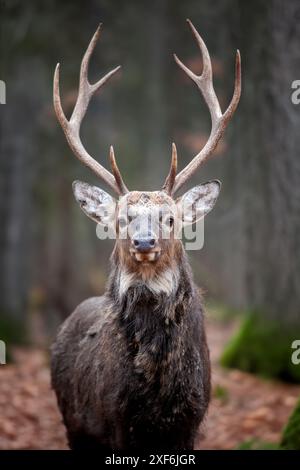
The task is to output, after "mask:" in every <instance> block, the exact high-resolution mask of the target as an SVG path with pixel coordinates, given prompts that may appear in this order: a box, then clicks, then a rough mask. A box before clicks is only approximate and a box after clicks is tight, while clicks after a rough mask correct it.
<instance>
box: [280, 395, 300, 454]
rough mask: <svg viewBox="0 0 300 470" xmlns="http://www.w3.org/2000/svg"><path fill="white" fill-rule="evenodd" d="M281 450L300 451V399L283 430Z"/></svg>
mask: <svg viewBox="0 0 300 470" xmlns="http://www.w3.org/2000/svg"><path fill="white" fill-rule="evenodd" d="M281 448H282V449H285V450H300V399H299V401H298V403H297V405H296V408H295V409H294V411H293V413H292V415H291V416H290V419H289V420H288V423H287V425H286V427H285V428H284V430H283V433H282V440H281Z"/></svg>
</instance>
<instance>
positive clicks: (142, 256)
mask: <svg viewBox="0 0 300 470" xmlns="http://www.w3.org/2000/svg"><path fill="white" fill-rule="evenodd" d="M130 254H131V256H132V257H133V258H134V259H135V261H137V262H138V263H153V262H154V261H157V259H158V258H159V256H160V250H159V251H158V250H156V251H154V250H152V251H148V252H146V253H140V252H138V251H136V250H130Z"/></svg>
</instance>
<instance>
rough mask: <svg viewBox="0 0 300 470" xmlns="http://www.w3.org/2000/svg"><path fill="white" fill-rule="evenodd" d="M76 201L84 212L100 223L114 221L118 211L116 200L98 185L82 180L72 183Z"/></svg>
mask: <svg viewBox="0 0 300 470" xmlns="http://www.w3.org/2000/svg"><path fill="white" fill-rule="evenodd" d="M72 187H73V192H74V196H75V199H76V201H77V202H78V204H79V205H80V207H81V209H82V210H83V212H84V213H85V214H86V215H87V216H88V217H89V218H90V219H92V220H94V221H95V222H97V223H98V224H103V225H109V224H111V223H113V221H114V218H115V213H116V201H115V199H114V198H113V197H111V196H110V195H109V194H107V193H106V192H105V191H103V190H102V189H100V188H97V186H91V185H89V184H87V183H83V182H82V181H74V182H73V184H72Z"/></svg>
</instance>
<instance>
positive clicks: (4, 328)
mask: <svg viewBox="0 0 300 470" xmlns="http://www.w3.org/2000/svg"><path fill="white" fill-rule="evenodd" d="M0 340H1V341H4V343H5V345H6V362H11V346H14V345H16V344H26V342H27V341H26V340H27V335H26V330H25V326H24V323H19V322H16V321H15V320H13V319H12V318H11V317H9V316H8V315H5V314H4V315H3V314H1V315H0Z"/></svg>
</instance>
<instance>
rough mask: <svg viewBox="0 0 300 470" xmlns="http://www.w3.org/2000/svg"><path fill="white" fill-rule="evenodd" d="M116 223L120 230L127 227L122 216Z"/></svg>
mask: <svg viewBox="0 0 300 470" xmlns="http://www.w3.org/2000/svg"><path fill="white" fill-rule="evenodd" d="M118 222H119V227H120V228H124V227H126V225H127V223H128V221H127V218H126V217H124V216H121V217H119V221H118Z"/></svg>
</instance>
